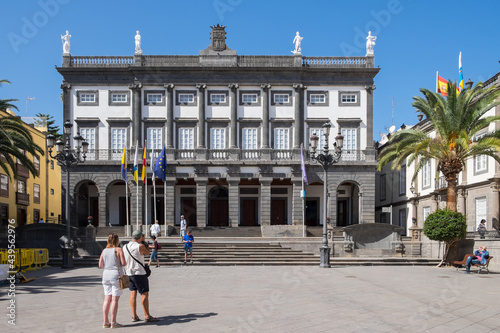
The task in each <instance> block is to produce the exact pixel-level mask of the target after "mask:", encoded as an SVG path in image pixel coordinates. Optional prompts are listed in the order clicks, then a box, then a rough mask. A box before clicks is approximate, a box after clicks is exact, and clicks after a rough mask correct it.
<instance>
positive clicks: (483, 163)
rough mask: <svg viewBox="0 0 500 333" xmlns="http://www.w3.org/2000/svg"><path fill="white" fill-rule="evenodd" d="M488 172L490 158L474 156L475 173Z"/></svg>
mask: <svg viewBox="0 0 500 333" xmlns="http://www.w3.org/2000/svg"><path fill="white" fill-rule="evenodd" d="M486 171H488V157H487V156H486V155H476V156H474V173H476V174H478V173H484V172H486Z"/></svg>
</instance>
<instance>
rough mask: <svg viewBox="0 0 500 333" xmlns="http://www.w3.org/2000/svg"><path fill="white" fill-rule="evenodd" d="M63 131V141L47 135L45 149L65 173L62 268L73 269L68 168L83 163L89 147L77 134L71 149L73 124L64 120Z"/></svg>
mask: <svg viewBox="0 0 500 333" xmlns="http://www.w3.org/2000/svg"><path fill="white" fill-rule="evenodd" d="M63 127H64V129H63V133H64V134H63V139H62V140H61V139H59V140H57V141H55V137H54V135H52V134H49V135H47V148H48V150H49V155H50V157H51V158H53V159H55V160H57V162H58V164H59V165H60V166H61V167H62V168H63V170H65V171H66V212H65V213H66V214H65V219H66V239H65V240H64V248H63V249H62V252H63V265H62V267H63V268H72V267H73V248H72V247H71V228H70V218H69V216H70V213H69V168H70V167H71V166H72V165H73V164H78V163H83V162H85V158H86V155H85V154H86V153H87V149H88V146H89V143H88V142H85V140H84V138H83V137H82V136H81V135H80V133H77V135H76V136H75V137H74V138H73V140H74V141H75V149H71V129H72V128H73V123H71V122H69V121H68V120H66V121H65V122H64V126H63ZM54 145H55V146H56V155H55V156H52V148H53V147H54Z"/></svg>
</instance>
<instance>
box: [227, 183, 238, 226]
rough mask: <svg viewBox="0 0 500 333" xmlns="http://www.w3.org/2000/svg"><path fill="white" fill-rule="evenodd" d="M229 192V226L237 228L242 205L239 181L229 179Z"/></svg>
mask: <svg viewBox="0 0 500 333" xmlns="http://www.w3.org/2000/svg"><path fill="white" fill-rule="evenodd" d="M227 182H228V184H229V185H228V190H229V191H228V192H229V198H228V201H229V202H228V205H229V226H230V227H231V228H237V227H238V225H239V219H238V216H239V214H238V212H239V203H240V197H239V187H238V185H239V183H240V180H239V179H228V181H227Z"/></svg>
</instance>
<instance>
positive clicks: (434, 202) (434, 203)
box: [431, 193, 438, 213]
mask: <svg viewBox="0 0 500 333" xmlns="http://www.w3.org/2000/svg"><path fill="white" fill-rule="evenodd" d="M431 198H432V207H431V212H432V213H434V212H435V211H436V210H437V209H438V195H437V194H436V193H433V194H431Z"/></svg>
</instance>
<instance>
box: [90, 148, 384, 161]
mask: <svg viewBox="0 0 500 333" xmlns="http://www.w3.org/2000/svg"><path fill="white" fill-rule="evenodd" d="M134 153H135V150H134V149H128V150H127V163H133V162H134ZM159 153H160V150H159V149H155V151H154V154H155V156H154V160H156V158H157V157H158V154H159ZM122 154H123V150H117V149H93V150H89V152H88V153H87V155H86V161H87V163H92V162H93V161H95V162H99V163H97V164H100V162H106V161H116V162H120V161H121V159H122ZM142 154H143V152H142V149H141V151H140V152H139V155H140V156H141V158H140V159H141V160H142ZM166 154H167V163H168V162H169V161H170V162H171V161H187V162H189V161H207V162H217V161H228V162H238V161H255V162H263V163H269V162H290V163H293V164H295V163H297V162H298V163H300V149H270V148H267V149H238V148H235V149H167V151H166ZM146 156H147V158H146V159H147V161H148V163H149V162H150V160H151V149H148V151H147V152H146ZM304 158H305V159H306V160H308V159H309V152H308V151H304ZM376 161H377V156H376V150H345V151H343V152H342V158H341V159H340V163H345V164H358V163H376ZM113 164H114V163H113Z"/></svg>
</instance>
